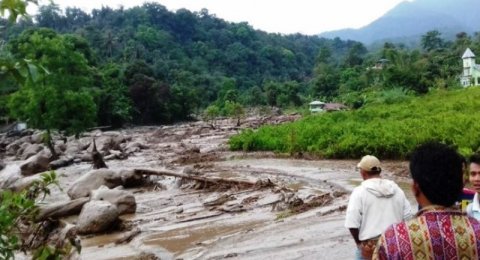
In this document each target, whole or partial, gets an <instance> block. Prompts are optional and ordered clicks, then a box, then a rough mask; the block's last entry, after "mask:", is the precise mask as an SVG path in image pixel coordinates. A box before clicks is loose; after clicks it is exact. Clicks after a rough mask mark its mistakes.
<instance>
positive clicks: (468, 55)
mask: <svg viewBox="0 0 480 260" xmlns="http://www.w3.org/2000/svg"><path fill="white" fill-rule="evenodd" d="M462 60H463V73H462V75H461V76H460V84H462V86H463V87H469V86H480V64H476V63H475V54H473V52H472V50H470V48H467V50H466V51H465V53H464V54H463V56H462Z"/></svg>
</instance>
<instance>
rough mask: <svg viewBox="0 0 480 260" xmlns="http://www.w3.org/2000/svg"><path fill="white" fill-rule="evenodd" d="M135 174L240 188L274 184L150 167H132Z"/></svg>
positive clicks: (262, 186)
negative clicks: (152, 168)
mask: <svg viewBox="0 0 480 260" xmlns="http://www.w3.org/2000/svg"><path fill="white" fill-rule="evenodd" d="M134 172H135V174H139V175H156V176H171V177H177V178H184V179H187V180H194V181H198V182H203V183H205V184H211V185H216V186H219V185H227V186H237V187H238V186H240V187H242V188H251V187H256V188H265V187H273V186H275V184H274V183H272V182H271V181H270V179H266V180H257V181H255V182H253V181H247V180H236V179H225V178H220V177H203V176H198V175H188V174H184V173H178V172H174V171H170V170H151V169H134Z"/></svg>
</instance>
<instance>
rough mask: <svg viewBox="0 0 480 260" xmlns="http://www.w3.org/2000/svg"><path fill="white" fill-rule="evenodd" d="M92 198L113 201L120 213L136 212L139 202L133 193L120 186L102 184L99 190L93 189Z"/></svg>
mask: <svg viewBox="0 0 480 260" xmlns="http://www.w3.org/2000/svg"><path fill="white" fill-rule="evenodd" d="M90 198H91V200H103V201H108V202H110V203H112V204H113V205H115V206H116V207H117V209H118V213H119V214H120V215H122V214H128V213H135V211H136V209H137V203H136V201H135V196H133V193H131V192H129V191H126V190H122V189H118V187H117V188H116V189H109V188H108V187H106V186H101V187H100V188H98V189H97V190H94V191H92V193H91V195H90Z"/></svg>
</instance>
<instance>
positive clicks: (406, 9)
mask: <svg viewBox="0 0 480 260" xmlns="http://www.w3.org/2000/svg"><path fill="white" fill-rule="evenodd" d="M479 7H480V5H479V4H478V3H477V4H475V0H456V1H455V0H442V1H432V0H416V1H413V2H409V1H404V2H401V3H399V4H398V5H396V6H395V7H394V8H392V9H391V10H389V11H388V12H386V13H385V15H383V16H382V17H380V18H378V19H377V20H375V21H373V22H371V23H370V24H368V25H366V26H364V27H361V28H359V29H351V28H347V29H341V30H336V31H328V32H324V33H321V34H319V36H320V37H325V38H335V37H339V38H341V39H349V40H355V41H360V42H363V43H365V44H372V43H374V42H379V41H388V40H391V39H412V38H414V37H415V38H416V40H417V41H418V40H420V39H419V36H420V35H423V34H425V33H426V32H428V31H431V30H438V31H440V32H441V33H442V34H443V35H444V36H445V37H447V38H453V37H454V36H455V34H456V33H459V32H462V31H463V32H467V33H473V32H475V31H480V27H476V26H475V25H478V24H480V16H477V15H476V14H477V13H478V12H479V11H480V8H479Z"/></svg>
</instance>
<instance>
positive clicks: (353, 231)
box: [348, 228, 360, 245]
mask: <svg viewBox="0 0 480 260" xmlns="http://www.w3.org/2000/svg"><path fill="white" fill-rule="evenodd" d="M348 230H350V234H352V237H353V239H354V240H355V243H356V244H357V245H358V244H360V239H359V238H358V234H359V233H360V231H359V230H358V228H349V229H348Z"/></svg>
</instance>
